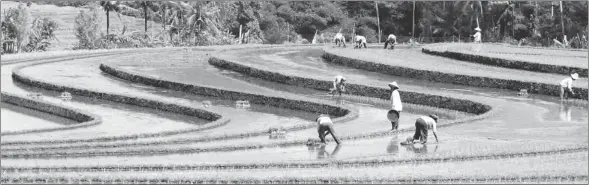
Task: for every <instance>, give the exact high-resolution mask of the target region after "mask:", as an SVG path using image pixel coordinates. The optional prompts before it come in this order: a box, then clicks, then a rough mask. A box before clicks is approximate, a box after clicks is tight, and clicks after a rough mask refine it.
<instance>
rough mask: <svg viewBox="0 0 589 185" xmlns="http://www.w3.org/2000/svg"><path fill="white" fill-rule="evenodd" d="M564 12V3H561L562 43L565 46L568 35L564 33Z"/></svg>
mask: <svg viewBox="0 0 589 185" xmlns="http://www.w3.org/2000/svg"><path fill="white" fill-rule="evenodd" d="M562 10H563V7H562V1H560V25H561V27H562V43H563V44H564V43H565V42H566V41H565V40H566V33H565V32H564V12H563V11H562Z"/></svg>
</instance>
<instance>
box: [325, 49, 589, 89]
mask: <svg viewBox="0 0 589 185" xmlns="http://www.w3.org/2000/svg"><path fill="white" fill-rule="evenodd" d="M358 52H360V53H361V54H360V55H357V56H356V57H351V55H349V54H344V53H342V51H339V50H333V49H330V48H326V49H324V54H323V56H322V57H323V58H324V59H326V61H328V62H332V63H336V64H339V65H343V66H348V67H353V68H357V69H363V70H367V71H373V72H380V73H385V74H389V75H394V76H402V77H409V78H416V79H424V80H429V81H435V82H443V83H451V84H459V85H468V86H474V87H488V88H499V89H509V90H516V91H519V90H520V89H527V90H528V92H529V93H537V94H544V95H551V96H559V93H560V86H559V85H558V81H555V83H553V84H550V83H542V82H539V81H537V80H538V79H536V81H525V80H514V79H507V78H506V77H487V76H484V74H482V73H479V72H478V71H481V70H477V71H473V70H475V69H476V67H475V68H467V67H464V66H462V67H461V68H452V69H449V68H448V67H447V65H445V63H443V62H438V63H436V62H435V61H428V60H425V61H424V60H421V61H412V60H411V57H409V58H408V59H406V60H403V61H400V60H399V59H398V58H390V59H391V60H390V61H387V60H385V59H383V58H389V57H391V56H388V55H387V56H384V55H380V54H379V53H371V56H365V55H362V54H365V52H366V51H364V50H363V51H358ZM374 52H382V51H378V50H377V51H374ZM392 54H394V53H390V54H389V55H392ZM377 56H378V57H380V58H375V57H377ZM424 62H425V63H428V64H429V63H431V65H433V66H430V67H429V68H430V69H420V68H419V66H424V65H426V64H425V63H424ZM453 65H458V64H453ZM434 66H438V67H440V68H439V69H435V70H434V69H433V68H434ZM461 70H470V71H461ZM450 71H453V72H450ZM485 73H486V72H485ZM494 73H496V72H494ZM522 73H523V72H518V73H517V75H519V76H521V75H523V74H522ZM473 74H477V75H473ZM513 74H514V75H515V71H514V73H513ZM503 76H505V75H503ZM518 78H520V77H518ZM522 78H527V77H522ZM530 78H531V77H530ZM554 79H556V77H554ZM541 81H546V79H541ZM579 83H582V81H581V82H579ZM581 85H583V84H581ZM584 85H585V86H586V84H584ZM574 90H575V91H576V92H577V93H576V94H575V96H574V98H578V99H584V100H587V98H588V96H587V95H588V94H587V88H578V87H576V88H574Z"/></svg>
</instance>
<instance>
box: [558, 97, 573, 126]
mask: <svg viewBox="0 0 589 185" xmlns="http://www.w3.org/2000/svg"><path fill="white" fill-rule="evenodd" d="M559 117H560V120H561V121H572V116H571V105H570V104H569V103H566V102H564V101H563V102H560V112H559Z"/></svg>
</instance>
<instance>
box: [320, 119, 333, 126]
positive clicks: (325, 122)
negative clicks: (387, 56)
mask: <svg viewBox="0 0 589 185" xmlns="http://www.w3.org/2000/svg"><path fill="white" fill-rule="evenodd" d="M317 124H319V125H324V124H333V122H332V121H331V118H329V117H319V118H317Z"/></svg>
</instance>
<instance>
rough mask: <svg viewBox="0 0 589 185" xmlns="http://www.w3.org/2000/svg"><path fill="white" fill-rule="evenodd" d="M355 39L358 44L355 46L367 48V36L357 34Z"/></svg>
mask: <svg viewBox="0 0 589 185" xmlns="http://www.w3.org/2000/svg"><path fill="white" fill-rule="evenodd" d="M354 41H356V46H354V48H362V46H364V48H366V37H364V36H361V35H356V37H354Z"/></svg>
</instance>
